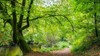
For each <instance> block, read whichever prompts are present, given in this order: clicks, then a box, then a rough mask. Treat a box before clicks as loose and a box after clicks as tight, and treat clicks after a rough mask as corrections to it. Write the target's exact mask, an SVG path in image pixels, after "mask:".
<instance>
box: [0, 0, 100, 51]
mask: <svg viewBox="0 0 100 56" xmlns="http://www.w3.org/2000/svg"><path fill="white" fill-rule="evenodd" d="M16 45H17V46H19V47H20V49H21V50H22V52H23V53H27V52H30V51H32V50H34V51H40V52H48V51H52V50H59V49H63V48H66V47H67V48H70V49H71V51H72V52H82V51H85V50H87V49H90V48H92V47H93V46H99V47H100V0H0V46H1V47H2V46H3V47H4V46H16ZM30 46H31V47H34V48H31V47H30Z"/></svg>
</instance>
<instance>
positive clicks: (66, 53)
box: [25, 48, 72, 56]
mask: <svg viewBox="0 0 100 56" xmlns="http://www.w3.org/2000/svg"><path fill="white" fill-rule="evenodd" d="M25 56H72V55H71V51H70V49H69V48H65V49H63V50H58V51H51V52H49V53H40V52H32V53H28V54H26V55H25Z"/></svg>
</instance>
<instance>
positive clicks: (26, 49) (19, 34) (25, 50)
mask: <svg viewBox="0 0 100 56" xmlns="http://www.w3.org/2000/svg"><path fill="white" fill-rule="evenodd" d="M13 41H14V43H15V44H17V45H18V46H19V47H20V49H21V50H22V52H23V53H28V52H30V51H32V50H31V48H30V47H29V46H28V44H27V43H26V41H25V40H24V38H23V34H22V32H19V31H17V32H16V35H15V36H13Z"/></svg>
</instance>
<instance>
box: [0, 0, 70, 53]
mask: <svg viewBox="0 0 100 56" xmlns="http://www.w3.org/2000/svg"><path fill="white" fill-rule="evenodd" d="M33 6H34V0H30V1H26V0H20V1H18V0H8V1H6V0H3V1H0V14H2V17H0V18H1V19H2V20H3V21H4V27H5V26H6V24H7V23H8V24H9V25H10V26H11V27H12V31H13V37H12V39H13V42H14V43H15V44H16V45H18V46H19V47H20V48H21V50H22V51H23V52H24V53H26V52H30V51H31V48H30V47H29V46H28V44H27V43H26V41H25V40H24V37H23V30H25V29H27V28H28V27H29V26H30V24H29V22H30V21H33V20H37V19H39V18H45V17H54V18H55V19H56V20H57V21H58V22H59V23H60V24H61V22H60V20H59V19H58V18H57V17H58V16H60V17H64V18H66V19H67V20H68V18H67V17H66V15H62V14H52V13H51V12H52V11H51V12H50V13H47V14H44V15H39V16H35V17H34V18H33V19H31V18H32V15H34V13H33V12H32V10H33V8H32V7H33ZM19 7H20V8H19ZM31 14H32V15H31ZM68 21H69V20H68ZM69 22H70V21H69ZM70 23H71V22H70ZM71 26H72V24H71Z"/></svg>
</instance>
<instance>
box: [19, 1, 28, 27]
mask: <svg viewBox="0 0 100 56" xmlns="http://www.w3.org/2000/svg"><path fill="white" fill-rule="evenodd" d="M25 3H26V0H23V1H22V7H21V11H22V12H21V14H20V18H19V22H18V27H19V28H21V26H22V21H23V17H24V15H23V14H24V12H23V10H24V7H25Z"/></svg>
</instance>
